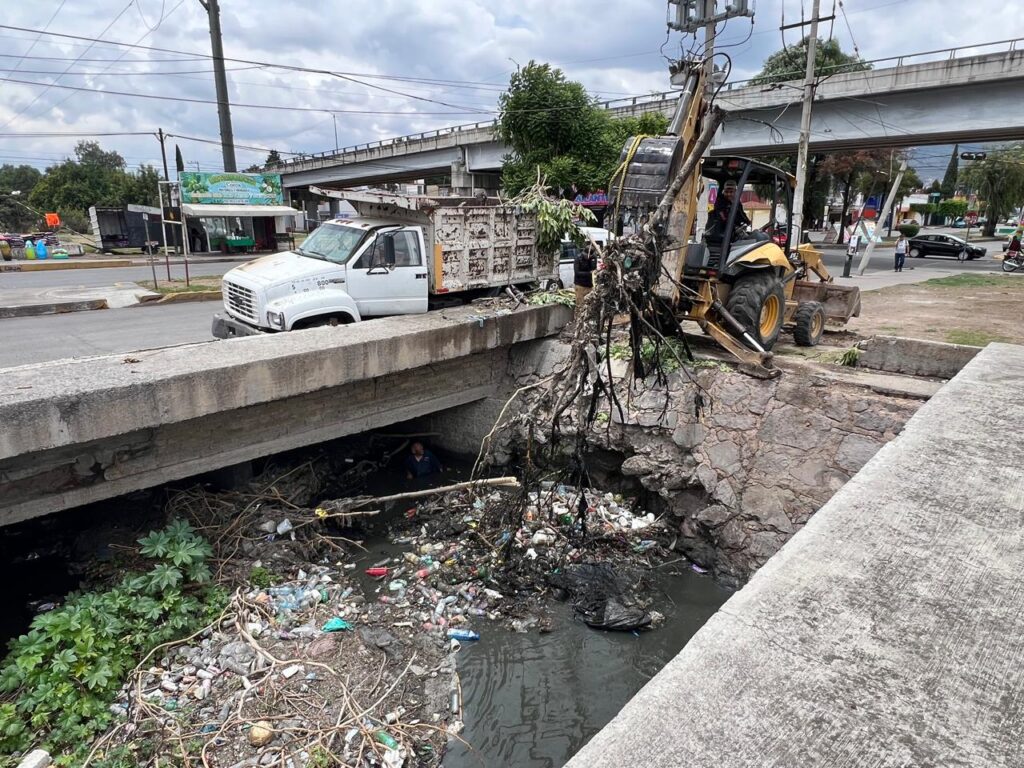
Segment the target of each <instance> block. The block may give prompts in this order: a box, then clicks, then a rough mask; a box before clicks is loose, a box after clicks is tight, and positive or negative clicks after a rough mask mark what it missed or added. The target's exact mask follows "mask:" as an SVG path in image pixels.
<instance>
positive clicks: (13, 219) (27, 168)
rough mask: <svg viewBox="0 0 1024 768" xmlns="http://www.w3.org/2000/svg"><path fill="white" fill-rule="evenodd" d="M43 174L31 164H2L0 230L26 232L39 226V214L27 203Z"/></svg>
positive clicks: (0, 169)
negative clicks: (26, 205)
mask: <svg viewBox="0 0 1024 768" xmlns="http://www.w3.org/2000/svg"><path fill="white" fill-rule="evenodd" d="M42 176H43V174H41V173H40V172H39V171H38V170H37V169H35V168H33V167H32V166H31V165H0V232H4V231H9V232H24V231H26V230H29V229H35V228H36V227H38V219H39V216H38V215H37V214H35V213H33V212H32V211H31V210H29V209H28V208H26V207H25V203H26V202H27V201H28V196H29V195H30V194H31V193H32V190H33V189H35V186H36V184H38V183H39V179H41V178H42ZM13 192H17V193H18V194H17V195H13V194H11V193H13Z"/></svg>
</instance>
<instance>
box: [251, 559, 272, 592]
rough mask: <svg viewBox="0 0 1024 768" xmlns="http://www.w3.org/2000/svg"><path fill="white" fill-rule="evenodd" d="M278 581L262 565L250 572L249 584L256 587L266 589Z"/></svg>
mask: <svg viewBox="0 0 1024 768" xmlns="http://www.w3.org/2000/svg"><path fill="white" fill-rule="evenodd" d="M276 581H277V577H276V576H274V574H273V573H271V572H270V571H268V570H267V569H266V568H264V567H263V566H262V565H257V566H256V567H255V568H253V569H252V570H251V571H250V572H249V583H250V584H252V585H253V586H254V587H259V588H260V589H266V588H267V587H269V586H272V585H273V584H274V582H276Z"/></svg>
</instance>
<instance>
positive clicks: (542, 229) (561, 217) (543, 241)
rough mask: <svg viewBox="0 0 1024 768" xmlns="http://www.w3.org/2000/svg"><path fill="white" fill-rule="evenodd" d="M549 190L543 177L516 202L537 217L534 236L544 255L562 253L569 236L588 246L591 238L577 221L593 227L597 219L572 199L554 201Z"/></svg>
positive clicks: (581, 244)
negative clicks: (588, 238)
mask: <svg viewBox="0 0 1024 768" xmlns="http://www.w3.org/2000/svg"><path fill="white" fill-rule="evenodd" d="M546 187H547V184H546V182H545V181H544V180H543V178H540V179H538V180H537V182H536V184H535V185H534V186H532V187H530V188H529V189H527V190H526V191H525V192H523V193H521V194H520V195H519V196H518V197H516V198H515V199H514V200H513V202H514V203H515V204H516V205H518V206H519V207H520V208H522V209H523V210H524V211H526V212H527V213H533V214H535V215H536V217H537V234H536V235H534V240H535V242H536V244H537V250H538V251H540V252H541V253H559V252H560V250H561V247H562V238H563V237H565V236H568V237H569V238H570V239H571V240H572V241H573V242H575V243H576V244H577V245H579V246H585V245H586V243H587V238H586V236H585V235H584V234H583V232H581V231H580V229H579V227H577V226H576V222H578V221H579V222H582V223H584V224H592V223H594V222H595V221H596V220H597V219H596V217H595V216H594V214H593V213H591V212H590V211H589V210H587V209H586V208H583V207H582V206H579V205H576V204H575V203H573V202H572V201H571V200H566V199H564V198H561V199H553V198H551V197H550V196H549V195H548V193H547V189H546Z"/></svg>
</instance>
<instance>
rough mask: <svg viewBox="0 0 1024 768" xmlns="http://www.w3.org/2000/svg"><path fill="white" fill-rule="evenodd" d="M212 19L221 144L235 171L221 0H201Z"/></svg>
mask: <svg viewBox="0 0 1024 768" xmlns="http://www.w3.org/2000/svg"><path fill="white" fill-rule="evenodd" d="M199 4H200V5H202V6H203V8H205V9H206V15H207V16H208V17H209V19H210V47H211V48H212V49H213V80H214V83H215V84H216V86H217V117H218V118H219V119H220V145H221V149H222V150H223V152H224V170H225V171H226V172H228V173H234V172H235V171H237V170H238V166H236V165H235V136H234V133H233V132H232V130H231V104H230V102H229V101H228V77H227V74H226V73H225V71H224V43H223V40H222V39H221V34H220V5H219V0H199Z"/></svg>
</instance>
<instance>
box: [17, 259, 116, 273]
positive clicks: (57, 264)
mask: <svg viewBox="0 0 1024 768" xmlns="http://www.w3.org/2000/svg"><path fill="white" fill-rule="evenodd" d="M131 266H134V265H133V264H132V263H131V262H130V261H128V260H127V259H125V260H118V261H114V260H112V259H108V260H105V261H28V262H17V263H15V262H0V272H48V271H50V270H56V269H106V268H112V267H131Z"/></svg>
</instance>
